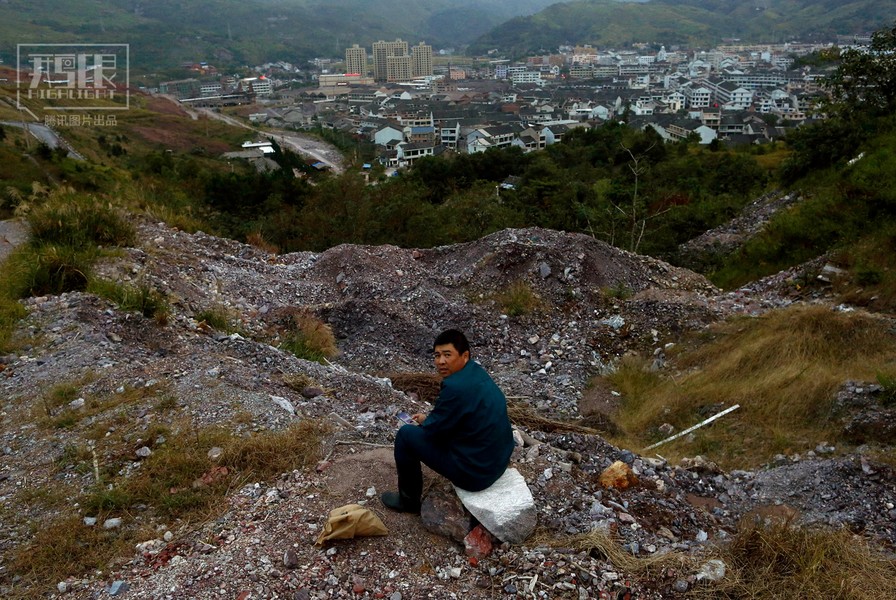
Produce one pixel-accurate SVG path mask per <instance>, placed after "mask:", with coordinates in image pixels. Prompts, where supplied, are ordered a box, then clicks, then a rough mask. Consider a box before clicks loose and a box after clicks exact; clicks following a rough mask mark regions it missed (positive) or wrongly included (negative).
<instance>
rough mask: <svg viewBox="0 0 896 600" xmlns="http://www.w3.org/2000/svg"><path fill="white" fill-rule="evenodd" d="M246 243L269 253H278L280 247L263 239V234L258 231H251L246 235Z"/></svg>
mask: <svg viewBox="0 0 896 600" xmlns="http://www.w3.org/2000/svg"><path fill="white" fill-rule="evenodd" d="M246 243H247V244H249V245H250V246H254V247H256V248H258V249H259V250H264V251H265V252H267V253H269V254H280V248H279V247H278V246H277V245H276V244H272V243H271V242H269V241H268V240H266V239H265V237H264V234H263V233H261V232H260V231H253V232H252V233H250V234H248V235H247V236H246Z"/></svg>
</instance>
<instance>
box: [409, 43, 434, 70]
mask: <svg viewBox="0 0 896 600" xmlns="http://www.w3.org/2000/svg"><path fill="white" fill-rule="evenodd" d="M411 58H412V61H411V62H412V64H413V75H414V77H428V76H430V75H432V46H428V45H427V44H425V43H424V42H420V43H419V44H417V45H416V46H414V47H413V48H411Z"/></svg>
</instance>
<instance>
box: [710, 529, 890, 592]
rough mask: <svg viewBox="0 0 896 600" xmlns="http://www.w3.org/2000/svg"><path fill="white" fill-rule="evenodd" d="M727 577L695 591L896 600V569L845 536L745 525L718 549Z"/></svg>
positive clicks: (859, 540)
mask: <svg viewBox="0 0 896 600" xmlns="http://www.w3.org/2000/svg"><path fill="white" fill-rule="evenodd" d="M717 557H718V558H719V559H721V560H722V561H723V562H724V563H725V565H726V567H727V574H726V576H725V577H724V578H723V579H722V580H720V581H717V582H713V583H707V584H704V585H702V586H699V587H697V588H695V590H694V591H693V592H692V594H693V596H694V597H696V598H702V599H719V600H721V599H726V600H741V599H744V600H746V599H748V598H782V599H783V598H838V599H842V600H866V599H870V598H881V599H883V598H896V566H894V563H893V561H892V560H891V559H888V558H886V557H884V556H883V555H881V554H880V553H878V552H877V551H875V550H873V549H871V547H870V546H869V545H868V544H867V542H866V541H865V540H864V539H862V538H860V537H858V536H856V535H854V534H852V533H850V532H849V531H846V530H844V529H841V530H837V531H829V530H814V529H805V528H800V527H796V526H794V525H793V524H792V523H789V522H776V523H761V522H756V521H754V520H745V521H744V522H742V523H741V525H740V527H739V529H738V531H737V533H736V534H735V535H734V537H733V538H732V539H731V541H730V542H729V543H727V544H725V545H723V546H720V547H719V548H718V549H717Z"/></svg>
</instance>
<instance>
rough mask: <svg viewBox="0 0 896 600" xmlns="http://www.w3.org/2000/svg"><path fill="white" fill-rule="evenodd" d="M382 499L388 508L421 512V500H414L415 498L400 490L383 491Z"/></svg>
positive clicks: (415, 512) (407, 511)
mask: <svg viewBox="0 0 896 600" xmlns="http://www.w3.org/2000/svg"><path fill="white" fill-rule="evenodd" d="M380 501H381V502H382V503H383V506H385V507H386V508H391V509H392V510H397V511H398V512H406V513H414V514H420V502H419V501H417V502H414V501H413V499H411V498H410V497H408V496H405V495H404V494H401V493H399V492H383V493H382V494H380Z"/></svg>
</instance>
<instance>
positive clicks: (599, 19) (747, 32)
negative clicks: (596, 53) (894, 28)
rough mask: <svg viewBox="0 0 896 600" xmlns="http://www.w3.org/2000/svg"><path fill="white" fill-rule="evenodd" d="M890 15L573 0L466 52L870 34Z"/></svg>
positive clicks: (895, 7) (780, 5)
mask: <svg viewBox="0 0 896 600" xmlns="http://www.w3.org/2000/svg"><path fill="white" fill-rule="evenodd" d="M894 17H896V1H894V0H747V1H745V2H741V1H739V0H651V1H650V2H646V3H637V4H635V3H619V2H615V1H613V0H579V1H577V2H564V3H560V4H554V5H552V6H549V7H548V8H546V9H545V10H543V11H542V12H540V13H538V14H535V15H532V16H528V17H516V18H514V19H511V20H510V21H508V22H506V23H504V24H502V25H500V26H498V27H497V28H495V29H494V30H492V31H490V32H489V33H487V34H485V35H483V36H482V37H481V38H479V39H478V40H477V41H476V42H474V43H473V44H472V46H471V50H472V51H480V52H482V51H486V50H489V49H492V48H496V49H498V50H499V51H502V52H507V53H509V54H511V55H514V56H518V55H522V54H525V53H527V52H536V51H539V50H544V51H550V50H552V49H554V48H556V47H557V46H559V45H561V44H567V43H570V44H579V43H590V44H595V45H601V46H620V45H625V44H629V43H633V42H648V43H651V42H653V43H658V44H659V43H662V44H667V45H670V44H686V45H690V46H701V45H713V44H718V43H720V42H721V41H722V40H724V39H727V38H740V39H742V40H744V41H749V42H783V41H787V40H792V39H797V38H799V39H803V40H806V39H830V38H831V37H832V36H834V35H836V34H854V33H869V32H870V31H873V30H875V29H878V28H879V27H881V26H882V25H885V24H887V23H888V22H890V21H892V19H893V18H894Z"/></svg>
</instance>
